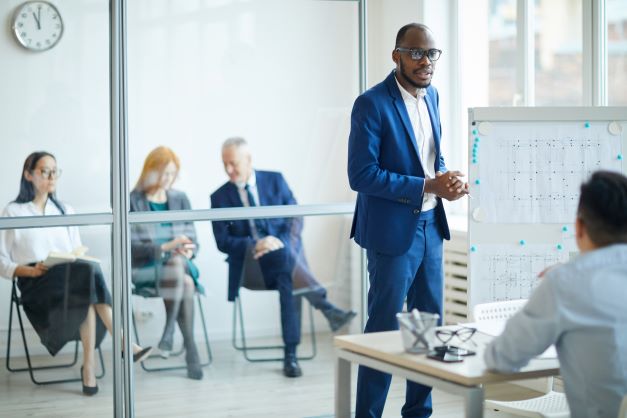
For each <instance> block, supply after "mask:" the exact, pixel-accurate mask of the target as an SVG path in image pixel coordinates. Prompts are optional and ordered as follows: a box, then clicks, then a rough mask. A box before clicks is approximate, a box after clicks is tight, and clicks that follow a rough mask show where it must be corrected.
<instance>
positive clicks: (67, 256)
mask: <svg viewBox="0 0 627 418" xmlns="http://www.w3.org/2000/svg"><path fill="white" fill-rule="evenodd" d="M87 250H88V248H87V247H85V246H81V247H77V248H75V249H74V251H72V252H71V253H68V252H59V251H50V252H49V253H48V257H46V259H45V260H44V261H43V264H44V266H46V267H52V266H56V265H57V264H63V263H72V262H74V261H77V260H80V261H88V262H91V263H100V260H99V259H98V258H96V257H92V256H89V255H86V254H85V253H86V252H87Z"/></svg>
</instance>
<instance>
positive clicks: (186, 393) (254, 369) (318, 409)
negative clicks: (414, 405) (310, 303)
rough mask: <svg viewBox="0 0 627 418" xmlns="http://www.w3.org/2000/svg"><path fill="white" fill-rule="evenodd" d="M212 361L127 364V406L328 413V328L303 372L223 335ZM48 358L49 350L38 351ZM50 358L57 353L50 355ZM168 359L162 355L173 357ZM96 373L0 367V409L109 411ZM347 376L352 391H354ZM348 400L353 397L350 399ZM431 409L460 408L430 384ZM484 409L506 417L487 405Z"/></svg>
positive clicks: (158, 411)
mask: <svg viewBox="0 0 627 418" xmlns="http://www.w3.org/2000/svg"><path fill="white" fill-rule="evenodd" d="M212 349H213V355H214V361H213V364H212V365H211V366H209V367H208V368H206V369H205V377H204V379H203V380H201V381H192V380H189V379H187V378H186V377H185V371H184V370H179V371H167V372H156V373H147V372H145V371H143V370H142V369H141V368H140V367H139V365H137V366H135V369H134V370H135V372H136V373H135V383H136V387H135V414H136V416H137V417H181V416H186V417H187V416H190V417H191V416H198V417H256V418H259V417H277V418H280V417H290V418H305V417H312V418H313V417H316V418H323V417H324V418H328V417H332V416H333V394H334V388H333V348H332V336H331V335H329V334H321V335H320V336H319V342H318V356H317V357H316V358H315V359H314V360H309V361H303V362H301V366H302V368H303V373H304V375H303V377H301V378H297V379H288V378H285V377H283V375H282V373H281V363H280V362H269V363H249V362H247V361H246V360H245V359H244V358H243V356H242V354H241V353H239V352H237V351H235V350H234V349H233V348H232V347H231V346H230V342H228V341H220V342H214V343H213V344H212ZM43 360H44V361H49V360H51V358H44V359H43ZM53 360H55V361H56V360H58V359H53ZM174 361H176V360H175V359H170V360H168V362H174ZM78 367H79V366H76V367H75V368H74V369H71V370H65V371H55V372H46V374H45V375H43V377H47V376H52V375H56V376H58V375H60V374H62V373H69V376H78V374H79V370H78ZM107 367H108V369H107V375H106V376H105V377H104V378H103V379H101V380H100V381H99V386H100V392H99V393H98V394H97V395H96V396H94V397H91V398H89V397H85V396H83V395H82V394H81V386H80V382H74V383H65V384H56V385H49V386H35V385H34V384H33V383H31V381H30V379H29V378H28V375H27V373H26V372H21V373H9V372H8V371H7V370H6V368H4V367H2V370H1V371H0V417H26V416H28V417H81V418H82V417H111V416H113V395H112V393H113V392H112V389H113V388H112V383H111V376H112V372H111V366H110V364H107ZM404 385H405V382H404V381H403V380H401V379H393V381H392V387H391V390H390V393H389V395H388V402H387V404H386V409H385V412H384V416H385V417H398V416H400V408H401V406H402V404H403V398H404ZM354 388H355V385H354V383H353V397H354ZM487 392H488V394H489V395H490V396H492V397H500V398H501V399H514V398H523V397H525V396H527V397H529V396H532V395H533V394H534V393H533V392H531V391H529V390H527V389H521V388H519V387H515V386H512V385H501V386H499V387H494V388H488V389H487ZM353 401H354V399H353ZM433 416H434V417H438V418H453V417H455V418H457V417H462V416H463V405H462V401H461V398H458V397H455V396H452V395H448V394H445V393H442V392H439V391H435V392H434V415H433ZM486 417H503V418H505V417H509V415H506V414H502V413H497V412H493V411H487V412H486Z"/></svg>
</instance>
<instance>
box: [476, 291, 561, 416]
mask: <svg viewBox="0 0 627 418" xmlns="http://www.w3.org/2000/svg"><path fill="white" fill-rule="evenodd" d="M525 303H527V300H526V299H518V300H508V301H503V302H491V303H482V304H478V305H475V306H474V308H473V312H472V318H473V321H474V322H483V321H491V322H493V323H494V324H495V325H497V326H496V327H495V328H498V324H501V323H502V325H504V324H505V322H506V321H507V320H508V319H509V318H510V317H512V316H513V315H514V314H515V313H516V312H518V311H519V310H520V309H521V308H522V307H523V306H524V305H525ZM545 391H546V393H545V394H544V395H542V396H539V397H537V398H531V399H524V400H520V401H496V400H492V399H486V400H485V407H486V408H490V409H494V410H497V411H502V412H507V413H510V414H514V415H520V416H524V417H539V418H568V417H570V410H569V409H568V402H566V395H564V394H563V393H561V392H555V391H553V378H552V377H551V378H548V379H547V381H546V389H545Z"/></svg>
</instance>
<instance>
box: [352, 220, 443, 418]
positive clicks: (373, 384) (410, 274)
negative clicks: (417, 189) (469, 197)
mask: <svg viewBox="0 0 627 418" xmlns="http://www.w3.org/2000/svg"><path fill="white" fill-rule="evenodd" d="M442 240H443V238H442V234H441V233H440V231H439V228H438V226H437V223H436V219H435V211H434V210H430V211H428V212H426V213H422V214H421V215H420V221H419V222H418V228H417V229H416V233H415V236H414V240H413V242H412V244H411V247H410V248H409V250H408V251H407V252H406V253H405V254H402V255H400V256H389V255H385V254H381V253H377V252H376V251H372V250H368V254H367V256H368V273H369V279H370V290H369V291H368V322H367V323H366V328H365V330H364V332H365V333H368V332H379V331H391V330H397V329H398V322H397V320H396V313H398V312H401V311H402V310H403V303H404V301H405V299H406V298H407V309H408V310H412V309H414V308H416V309H418V310H419V311H425V312H431V313H438V314H440V317H441V316H442V299H443V286H444V278H443V270H442ZM391 379H392V377H391V376H390V375H389V374H386V373H382V372H379V371H376V370H373V369H370V368H368V367H364V366H361V367H359V373H358V378H357V402H356V413H355V416H356V417H357V418H365V417H373V418H374V417H380V416H381V414H382V413H383V407H384V405H385V399H386V397H387V393H388V389H389V387H390V381H391ZM431 412H432V407H431V388H430V387H427V386H423V385H420V384H417V383H413V382H410V381H407V389H406V393H405V405H404V406H403V408H402V410H401V414H402V416H403V417H428V416H430V415H431Z"/></svg>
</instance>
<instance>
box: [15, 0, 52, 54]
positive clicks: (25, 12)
mask: <svg viewBox="0 0 627 418" xmlns="http://www.w3.org/2000/svg"><path fill="white" fill-rule="evenodd" d="M13 32H14V33H15V37H16V38H17V40H18V42H19V43H20V44H21V45H22V46H23V47H24V48H27V49H30V50H32V51H45V50H46V49H50V48H52V47H53V46H55V45H56V44H57V42H59V39H61V35H62V34H63V21H62V20H61V15H60V14H59V12H58V11H57V9H56V7H54V6H53V5H52V4H50V3H48V2H47V1H28V2H26V3H24V4H22V5H21V6H19V7H18V8H17V10H16V11H15V15H14V16H13Z"/></svg>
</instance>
